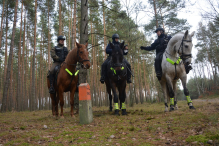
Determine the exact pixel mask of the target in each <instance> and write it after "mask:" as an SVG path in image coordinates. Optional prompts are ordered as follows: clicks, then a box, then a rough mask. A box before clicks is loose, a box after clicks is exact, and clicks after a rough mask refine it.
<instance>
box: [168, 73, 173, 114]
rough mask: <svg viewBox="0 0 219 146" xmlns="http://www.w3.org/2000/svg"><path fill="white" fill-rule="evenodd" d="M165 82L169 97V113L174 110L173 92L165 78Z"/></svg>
mask: <svg viewBox="0 0 219 146" xmlns="http://www.w3.org/2000/svg"><path fill="white" fill-rule="evenodd" d="M166 80H167V88H168V91H169V96H170V111H173V110H174V96H175V95H174V90H173V84H172V82H171V79H170V78H169V77H168V76H166Z"/></svg>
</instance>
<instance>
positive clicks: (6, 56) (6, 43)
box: [4, 4, 8, 83]
mask: <svg viewBox="0 0 219 146" xmlns="http://www.w3.org/2000/svg"><path fill="white" fill-rule="evenodd" d="M6 6H7V8H6V9H7V15H6V34H5V36H6V38H5V39H6V41H5V63H4V83H5V80H6V73H7V72H6V71H7V62H8V4H7V5H6Z"/></svg>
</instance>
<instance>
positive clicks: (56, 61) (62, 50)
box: [49, 35, 68, 94]
mask: <svg viewBox="0 0 219 146" xmlns="http://www.w3.org/2000/svg"><path fill="white" fill-rule="evenodd" d="M64 41H65V37H64V36H62V35H60V36H58V37H57V42H58V44H57V46H55V47H53V48H52V49H51V51H50V53H51V57H52V59H53V64H52V67H51V69H50V74H49V81H50V88H49V93H51V94H54V93H55V89H54V86H53V83H54V79H55V73H56V71H57V70H58V68H59V66H60V65H61V64H62V62H64V61H65V58H66V56H67V55H68V49H67V47H65V46H64Z"/></svg>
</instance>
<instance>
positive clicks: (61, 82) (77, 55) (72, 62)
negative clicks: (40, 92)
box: [47, 42, 90, 118]
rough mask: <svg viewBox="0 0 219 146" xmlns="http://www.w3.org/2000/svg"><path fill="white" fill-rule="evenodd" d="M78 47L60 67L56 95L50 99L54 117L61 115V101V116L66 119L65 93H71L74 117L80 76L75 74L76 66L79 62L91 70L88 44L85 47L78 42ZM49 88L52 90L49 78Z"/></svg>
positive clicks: (55, 86) (55, 85)
mask: <svg viewBox="0 0 219 146" xmlns="http://www.w3.org/2000/svg"><path fill="white" fill-rule="evenodd" d="M76 45H77V46H76V47H75V48H74V49H73V50H71V51H70V52H69V53H68V55H67V57H66V59H65V61H64V62H63V63H62V64H61V67H60V70H59V73H58V76H57V82H56V83H55V84H54V88H55V90H56V94H50V97H51V99H52V114H53V116H55V115H56V116H58V115H59V111H58V103H59V100H60V106H61V114H60V116H61V117H62V118H64V116H63V105H64V99H63V93H64V92H68V91H70V104H71V116H72V117H73V114H74V113H73V106H74V94H75V91H76V86H77V82H78V75H76V74H75V72H76V64H77V62H79V63H80V64H81V66H82V67H83V68H84V69H89V68H90V61H89V58H88V54H89V52H88V50H87V46H88V43H86V44H85V45H83V44H78V43H77V42H76ZM47 86H48V88H50V82H49V79H48V78H47Z"/></svg>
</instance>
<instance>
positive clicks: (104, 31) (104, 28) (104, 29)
mask: <svg viewBox="0 0 219 146" xmlns="http://www.w3.org/2000/svg"><path fill="white" fill-rule="evenodd" d="M103 35H104V36H103V37H104V49H106V46H107V38H106V24H105V11H104V0H103ZM104 59H106V52H105V53H104Z"/></svg>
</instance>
